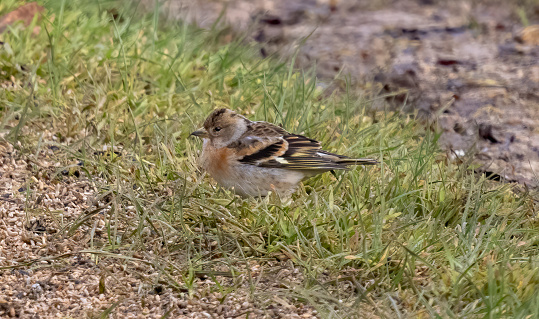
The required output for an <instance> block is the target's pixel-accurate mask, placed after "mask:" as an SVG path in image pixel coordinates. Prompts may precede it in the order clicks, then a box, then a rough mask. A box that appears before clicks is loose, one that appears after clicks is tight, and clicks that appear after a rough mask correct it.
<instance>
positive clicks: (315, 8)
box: [146, 0, 539, 186]
mask: <svg viewBox="0 0 539 319" xmlns="http://www.w3.org/2000/svg"><path fill="white" fill-rule="evenodd" d="M152 5H153V1H149V3H148V2H146V7H147V8H149V7H151V6H152ZM225 8H226V10H225ZM162 9H163V12H166V14H167V15H168V17H169V18H173V19H187V20H189V21H191V22H194V23H196V24H198V25H200V26H202V27H208V26H211V25H212V24H213V23H214V22H215V20H216V19H217V18H218V17H219V15H220V14H221V12H223V10H225V11H224V12H225V13H224V15H223V16H222V18H221V21H223V22H224V23H226V24H229V25H230V26H231V27H232V28H234V29H235V30H237V31H239V32H248V34H250V35H251V37H250V39H251V41H257V42H259V43H260V54H261V56H267V55H271V54H275V55H278V56H284V57H291V56H292V55H293V54H294V53H295V52H296V51H297V53H298V55H297V59H296V62H297V65H298V66H299V67H310V66H312V65H316V70H317V72H318V76H319V80H320V84H321V85H322V86H326V87H328V89H330V90H332V89H335V88H342V87H343V86H344V85H342V80H340V82H341V83H339V81H333V80H334V79H335V78H336V77H337V76H341V78H342V76H350V81H351V83H352V87H354V88H360V89H361V91H362V92H364V96H365V97H367V98H373V99H374V102H373V103H372V106H373V107H375V108H376V107H383V106H382V105H387V104H385V103H380V102H381V99H384V98H385V99H386V100H389V102H390V105H392V107H393V108H395V109H404V111H408V112H414V111H417V112H418V113H419V114H420V115H422V116H425V118H428V119H429V121H430V120H435V121H436V122H437V123H438V128H439V129H440V130H441V131H442V132H443V134H442V136H441V138H440V146H441V147H442V148H443V149H444V150H446V151H447V152H448V154H449V156H450V158H454V159H457V160H461V159H464V158H469V157H468V156H467V155H471V157H472V158H473V159H474V164H475V166H476V167H479V168H478V169H477V170H478V171H481V172H485V173H486V174H488V175H489V176H490V177H492V178H494V179H500V180H505V181H509V182H513V181H516V182H520V183H523V184H526V185H529V186H537V185H538V175H537V174H538V172H539V46H538V44H539V26H537V25H535V26H534V25H533V23H534V22H535V23H537V22H539V19H538V17H539V6H537V7H533V8H531V9H529V8H528V11H526V12H525V13H524V16H525V17H526V19H527V21H528V23H530V24H532V25H531V26H529V27H527V28H523V24H522V23H521V22H522V21H523V18H522V17H520V18H519V16H518V14H517V12H518V8H517V7H516V4H515V3H510V2H502V1H495V0H490V1H488V2H487V3H482V2H481V1H451V2H447V1H435V0H399V1H396V0H395V1H389V0H387V1H363V0H356V1H354V0H338V1H334V0H298V1H280V0H229V1H212V0H199V1H194V2H193V1H182V0H169V1H165V3H164V4H163V7H162Z"/></svg>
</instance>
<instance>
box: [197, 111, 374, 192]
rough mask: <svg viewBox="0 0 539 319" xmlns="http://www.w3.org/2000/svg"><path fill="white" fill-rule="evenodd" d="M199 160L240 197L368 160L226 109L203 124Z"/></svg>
mask: <svg viewBox="0 0 539 319" xmlns="http://www.w3.org/2000/svg"><path fill="white" fill-rule="evenodd" d="M191 135H194V136H198V137H201V138H202V139H203V147H202V154H201V156H200V164H201V166H202V168H203V169H204V170H205V171H207V172H208V173H209V174H210V175H211V176H212V177H213V178H214V179H215V180H216V181H217V182H218V183H219V184H220V185H221V186H223V187H225V188H229V189H233V190H234V191H235V192H236V193H238V194H240V195H242V196H266V195H267V194H268V193H269V192H270V191H275V192H277V193H279V194H280V195H282V196H287V195H290V194H291V193H293V192H294V191H295V190H296V188H297V185H298V183H299V182H300V181H301V180H302V179H304V178H307V177H311V176H313V175H316V174H319V173H323V172H326V171H331V170H337V169H347V168H348V166H349V165H373V164H377V163H378V162H377V161H376V160H373V159H367V158H360V159H352V158H348V157H346V156H343V155H338V154H333V153H330V152H327V151H324V150H322V148H321V145H320V142H318V141H316V140H313V139H310V138H308V137H305V136H302V135H297V134H291V133H288V132H287V131H286V130H284V129H283V128H281V127H279V126H277V125H274V124H271V123H268V122H262V121H260V122H253V121H250V120H248V119H247V118H245V117H244V116H242V115H240V114H237V113H236V112H234V111H232V110H229V109H225V108H222V109H217V110H215V111H213V112H212V113H211V114H210V115H209V116H208V118H207V119H206V121H204V128H203V129H200V130H198V131H195V132H193V133H191Z"/></svg>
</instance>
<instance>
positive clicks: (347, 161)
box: [337, 158, 380, 165]
mask: <svg viewBox="0 0 539 319" xmlns="http://www.w3.org/2000/svg"><path fill="white" fill-rule="evenodd" d="M337 163H339V164H344V165H376V164H379V163H380V162H378V161H377V160H375V159H372V158H341V159H339V160H338V161H337Z"/></svg>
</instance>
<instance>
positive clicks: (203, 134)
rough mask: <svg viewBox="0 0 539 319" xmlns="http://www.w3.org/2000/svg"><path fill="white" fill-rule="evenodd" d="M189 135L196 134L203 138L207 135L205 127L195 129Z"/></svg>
mask: <svg viewBox="0 0 539 319" xmlns="http://www.w3.org/2000/svg"><path fill="white" fill-rule="evenodd" d="M191 135H192V136H196V137H201V138H205V137H208V132H207V131H206V130H205V129H203V128H201V129H200V130H196V131H194V132H193V133H191Z"/></svg>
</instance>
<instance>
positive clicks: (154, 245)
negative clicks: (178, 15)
mask: <svg viewBox="0 0 539 319" xmlns="http://www.w3.org/2000/svg"><path fill="white" fill-rule="evenodd" d="M17 3H19V2H18V1H15V0H7V1H2V3H1V4H0V13H2V14H3V13H6V12H9V11H10V9H11V8H14V7H15V6H16V4H17ZM115 6H116V2H103V1H101V2H96V3H95V4H90V2H86V1H58V2H56V1H51V2H49V3H47V4H46V7H47V10H48V13H47V14H46V16H45V17H44V24H43V25H44V30H42V32H40V34H39V35H38V36H32V35H31V29H32V28H28V29H23V28H21V27H18V26H14V27H12V29H11V30H10V32H9V33H6V34H4V35H3V41H4V42H5V43H4V45H3V46H2V48H1V49H0V61H1V63H0V65H1V73H0V81H1V82H3V83H4V85H5V87H6V89H4V90H1V91H0V124H1V127H0V129H1V134H2V136H3V138H4V139H5V140H7V141H9V142H10V143H12V144H13V145H15V146H16V147H18V148H19V149H20V150H21V152H23V153H27V154H34V153H36V154H37V152H38V151H39V149H41V148H46V147H53V146H54V147H58V148H59V149H60V152H59V154H60V155H59V159H58V160H59V161H61V163H62V167H60V168H59V169H58V171H57V172H56V174H55V175H54V179H57V180H61V179H62V178H65V177H64V175H63V174H62V173H61V172H64V173H65V174H67V175H76V176H80V177H79V178H84V179H90V180H92V182H93V183H94V185H95V189H96V190H97V200H98V201H97V204H96V206H94V207H91V209H89V210H88V211H87V212H84V213H83V214H81V216H79V218H78V219H75V220H64V219H61V218H59V217H58V213H57V212H50V211H38V210H35V209H32V207H31V206H29V207H28V214H29V215H39V214H45V215H47V216H48V217H49V218H51V219H52V220H55V221H56V223H57V227H58V229H63V230H64V233H63V234H64V235H65V236H70V235H72V234H73V233H75V232H85V233H88V234H89V236H91V241H90V242H89V244H88V246H87V247H82V248H83V249H85V250H84V251H87V252H90V253H92V254H94V255H95V256H101V257H100V258H119V259H122V258H123V259H126V260H127V259H129V258H133V256H142V257H138V258H140V259H141V260H143V261H144V262H145V263H148V264H151V265H153V266H154V267H155V268H156V269H159V271H160V272H161V274H162V277H163V278H166V280H165V282H166V285H169V286H170V287H175V288H178V289H180V290H186V291H188V292H189V293H190V295H192V296H193V297H197V285H196V277H197V276H196V274H197V272H203V271H212V270H216V269H220V268H219V267H221V266H223V265H225V266H226V267H227V268H228V269H229V271H230V273H231V274H232V275H233V276H237V275H238V274H239V273H238V270H237V269H238V268H237V265H238V264H241V263H246V262H248V261H249V260H259V261H262V262H263V261H264V260H268V259H273V258H275V256H283V255H284V256H286V258H290V260H291V261H292V262H293V263H294V265H296V266H298V267H299V268H300V269H301V271H302V272H303V273H304V276H305V278H306V280H305V281H304V282H303V283H301V284H300V285H292V286H287V288H283V289H281V290H279V291H278V292H275V291H273V292H272V291H269V292H264V291H257V290H256V286H255V285H254V284H253V295H252V296H251V297H252V298H263V296H265V294H275V293H277V294H281V295H283V296H287V297H291V298H297V300H299V301H301V302H304V303H307V304H310V305H312V306H314V307H316V308H317V310H318V311H319V312H320V313H321V314H322V316H323V317H327V318H349V317H351V316H353V315H351V314H354V313H357V314H358V316H360V315H359V314H360V313H361V309H374V312H373V313H372V315H373V316H379V317H386V318H397V317H440V318H531V317H538V316H539V295H538V293H537V287H538V285H539V260H538V256H537V249H538V244H539V236H538V230H537V229H538V226H539V224H538V220H537V215H536V214H537V209H538V202H537V199H535V200H534V197H533V196H532V195H531V194H529V193H528V192H527V191H522V190H521V189H520V188H519V187H515V186H513V185H507V184H500V183H496V182H493V181H490V180H487V179H485V178H484V177H483V176H480V175H475V174H474V173H473V170H471V169H469V168H470V167H471V165H472V163H471V160H466V159H465V160H464V162H463V163H462V164H460V165H457V164H454V163H452V162H449V161H448V160H447V159H446V157H445V156H444V155H443V154H441V153H440V152H439V150H438V148H437V144H436V142H437V138H438V136H439V135H438V133H436V132H432V131H429V130H426V129H425V127H424V126H423V125H422V124H421V123H419V122H418V121H416V120H415V119H414V117H411V116H403V115H399V114H394V113H391V112H389V111H388V112H373V111H370V110H369V106H370V105H371V103H372V102H373V101H374V100H376V99H382V98H383V97H369V98H365V97H362V96H361V93H360V92H354V90H353V89H348V90H347V92H346V93H345V94H337V93H336V94H333V95H327V94H326V92H324V91H323V90H322V89H321V87H319V86H317V84H316V79H315V77H314V76H313V72H311V71H300V70H294V69H290V68H289V67H288V66H287V64H285V63H281V62H279V61H277V60H275V59H271V58H270V59H262V58H260V57H259V56H257V54H256V49H255V48H254V47H250V45H249V44H247V43H245V42H244V41H241V39H238V40H232V41H231V42H230V41H229V40H227V39H228V37H226V36H225V35H226V30H223V29H220V28H217V27H216V28H214V29H212V30H199V29H196V28H192V27H190V26H188V25H185V24H182V23H180V22H168V23H166V24H165V23H164V22H162V21H160V20H159V19H158V18H157V17H156V16H155V14H148V15H143V16H142V15H140V13H138V12H135V11H134V9H133V8H131V9H126V10H125V11H122V12H120V14H119V16H118V17H116V18H114V17H113V14H112V11H111V10H109V9H110V8H113V7H115ZM155 11H156V12H157V8H156V10H155ZM53 16H54V19H53ZM9 82H13V84H9V85H8V83H9ZM223 106H225V107H229V108H232V109H235V110H238V111H240V112H242V113H244V114H246V115H247V116H248V117H249V118H251V119H256V120H267V121H272V122H276V123H281V124H282V125H283V126H284V127H285V128H287V129H288V130H289V131H292V132H296V133H301V134H305V135H307V136H310V137H312V138H316V139H319V140H321V141H322V143H323V145H324V147H325V148H326V149H328V150H330V151H335V152H339V153H342V154H347V155H350V156H358V157H375V158H378V159H379V160H380V161H381V162H382V163H381V164H380V165H379V166H377V167H374V168H369V169H363V168H358V169H354V170H351V171H349V172H344V173H340V174H338V175H337V176H336V177H335V176H333V175H331V174H324V175H319V176H317V177H315V178H312V179H310V180H308V181H307V182H305V183H304V186H303V187H301V189H300V190H299V191H298V192H297V193H296V194H294V196H293V198H292V199H291V200H290V201H287V202H280V201H279V200H278V199H276V198H267V199H260V200H255V199H247V200H242V199H240V198H238V197H236V196H234V195H233V194H231V193H230V192H227V191H224V190H221V189H220V188H219V187H218V186H216V185H215V183H214V182H213V181H212V180H211V179H209V178H208V177H205V176H204V175H203V174H201V173H200V172H199V171H198V169H197V165H196V154H197V151H198V150H199V149H200V146H201V145H200V143H199V142H198V141H196V140H193V139H190V138H189V137H188V134H189V133H190V132H191V131H193V130H194V129H196V128H197V127H198V126H199V125H200V124H201V123H202V121H203V120H204V118H205V116H206V115H207V114H209V112H210V111H211V110H213V109H214V108H217V107H223ZM47 134H50V135H51V136H52V137H53V138H51V139H48V138H47V136H48V135H47ZM112 150H115V151H116V153H115V152H113V151H112ZM66 172H67V173H66ZM25 196H29V197H30V198H35V197H36V196H37V195H36V194H35V193H33V192H32V191H31V190H29V191H28V194H26V195H25ZM32 196H33V197H32ZM100 205H101V206H100ZM107 206H108V207H107ZM100 214H104V216H105V217H104V219H105V223H106V225H105V230H106V231H105V234H104V235H103V236H97V235H96V233H95V227H96V226H95V224H94V223H95V220H96V218H97V216H101V215H100ZM209 243H212V244H211V245H210V244H209ZM148 249H152V250H153V252H154V253H153V254H146V253H145V252H146V251H147V250H148ZM100 258H97V257H96V259H95V260H96V262H99V260H100ZM36 267H37V266H36ZM253 280H254V279H253ZM217 284H219V283H218V282H217ZM218 286H219V285H218ZM219 287H220V288H219V289H221V290H222V292H223V294H226V293H229V292H231V291H234V287H233V286H232V287H226V286H219ZM111 311H112V309H111Z"/></svg>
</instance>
